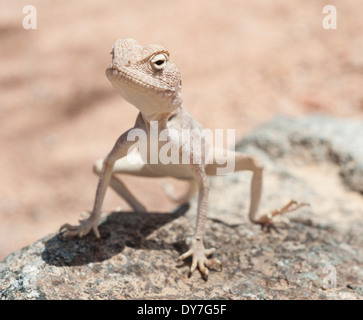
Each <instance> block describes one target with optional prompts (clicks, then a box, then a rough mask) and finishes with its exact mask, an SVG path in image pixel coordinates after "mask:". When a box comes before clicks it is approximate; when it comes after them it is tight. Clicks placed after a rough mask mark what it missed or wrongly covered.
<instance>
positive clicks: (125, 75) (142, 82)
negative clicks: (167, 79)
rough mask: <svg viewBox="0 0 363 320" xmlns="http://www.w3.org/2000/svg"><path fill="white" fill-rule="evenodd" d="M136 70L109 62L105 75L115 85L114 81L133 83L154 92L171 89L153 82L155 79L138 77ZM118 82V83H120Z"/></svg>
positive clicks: (169, 90)
mask: <svg viewBox="0 0 363 320" xmlns="http://www.w3.org/2000/svg"><path fill="white" fill-rule="evenodd" d="M136 73H137V72H135V71H134V70H132V69H130V68H128V67H124V66H119V65H117V64H115V63H110V64H109V65H108V66H107V68H106V76H107V78H108V79H109V80H110V81H111V83H112V84H113V85H115V86H116V87H117V83H116V82H121V83H125V84H128V85H133V86H135V87H138V88H140V89H141V88H144V89H145V90H153V91H155V92H164V93H166V92H169V94H170V93H171V92H172V91H173V90H171V88H170V87H168V86H167V85H162V84H161V83H158V84H154V83H153V82H155V80H154V81H153V80H152V79H151V80H150V81H147V80H148V79H147V78H146V79H145V78H144V79H140V78H138V77H137V75H136ZM121 83H120V84H121Z"/></svg>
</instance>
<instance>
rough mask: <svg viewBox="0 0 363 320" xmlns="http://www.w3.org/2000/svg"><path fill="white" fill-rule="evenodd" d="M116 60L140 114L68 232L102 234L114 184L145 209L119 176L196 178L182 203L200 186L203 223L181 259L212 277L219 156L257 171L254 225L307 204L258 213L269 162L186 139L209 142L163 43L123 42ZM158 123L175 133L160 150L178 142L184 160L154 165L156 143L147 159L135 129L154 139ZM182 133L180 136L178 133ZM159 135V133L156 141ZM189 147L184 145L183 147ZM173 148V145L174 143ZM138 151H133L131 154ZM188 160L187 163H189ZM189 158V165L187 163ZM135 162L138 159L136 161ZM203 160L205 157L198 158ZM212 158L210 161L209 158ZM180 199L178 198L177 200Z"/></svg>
mask: <svg viewBox="0 0 363 320" xmlns="http://www.w3.org/2000/svg"><path fill="white" fill-rule="evenodd" d="M111 54H112V62H111V64H110V65H109V66H108V67H107V69H106V75H107V77H108V79H109V80H110V81H111V83H112V85H113V86H114V87H115V88H116V89H117V91H118V92H119V93H120V94H121V96H122V97H123V98H124V99H125V100H127V101H128V102H130V103H131V104H133V105H134V106H135V107H136V108H137V109H138V110H139V111H140V112H139V115H138V117H137V119H136V123H135V125H134V127H133V128H131V129H130V130H128V131H126V132H125V133H124V134H122V135H121V136H120V138H119V139H118V140H117V142H116V144H115V146H114V147H113V149H112V150H111V152H110V153H109V154H108V155H107V157H106V158H105V160H99V161H96V162H95V165H94V171H95V173H97V174H98V175H99V183H98V187H97V192H96V197H95V203H94V207H93V210H92V212H91V215H90V217H89V218H88V219H85V220H80V225H78V226H71V225H69V224H64V225H63V226H62V227H61V230H64V231H65V232H64V236H77V235H78V236H80V237H82V236H84V235H86V234H87V233H88V232H89V231H90V230H93V231H94V233H95V235H96V237H97V238H99V237H100V234H99V232H98V223H99V219H100V215H101V207H102V203H103V200H104V197H105V193H106V189H107V187H108V186H109V185H110V186H111V188H113V189H114V190H115V191H116V192H117V193H118V194H119V195H120V196H121V197H122V198H124V199H125V200H126V201H127V202H128V203H129V204H130V205H131V207H132V208H133V209H134V210H135V211H145V207H144V206H143V205H142V204H141V203H140V202H139V201H138V200H137V199H136V198H135V197H134V196H133V195H132V194H131V193H130V191H129V190H128V189H127V187H126V185H125V184H124V183H123V182H122V181H121V180H120V179H119V178H118V177H116V174H131V175H136V176H147V177H166V176H169V177H174V178H177V179H182V180H187V181H189V182H190V189H189V191H188V192H187V193H186V194H185V195H184V196H182V197H181V198H180V199H176V201H178V200H179V202H186V201H188V200H189V198H190V197H192V196H193V195H194V193H195V191H197V190H198V209H197V210H198V212H197V224H196V230H195V234H194V238H193V240H192V243H191V247H190V249H189V250H188V251H187V252H186V253H184V254H182V255H181V256H180V257H179V260H184V259H185V258H187V257H189V256H192V263H191V267H190V274H191V273H192V272H193V271H194V270H195V269H196V268H197V267H198V268H199V270H200V272H201V273H202V275H203V276H204V278H205V279H207V278H208V274H209V271H208V267H210V266H212V265H217V266H219V267H221V262H220V261H219V260H218V259H216V258H213V259H208V256H210V255H211V254H212V253H213V252H214V251H215V249H214V248H212V249H205V247H204V244H203V235H204V232H205V227H206V220H207V198H208V192H209V181H208V176H213V175H216V174H217V170H218V168H221V167H223V166H224V164H222V165H221V164H219V163H220V161H218V157H219V156H223V157H224V158H225V159H226V161H228V160H230V161H233V162H234V164H235V167H234V171H240V170H249V171H252V173H253V176H252V182H251V201H250V209H249V219H250V220H251V221H252V222H253V223H257V224H261V225H271V224H272V217H273V216H275V215H277V214H281V213H285V212H289V211H293V210H296V209H297V208H299V207H301V206H302V205H305V204H298V203H296V202H295V201H290V202H289V203H288V204H287V205H286V206H284V207H283V208H282V209H280V210H275V211H273V212H272V213H268V214H264V215H261V216H258V215H257V209H258V206H259V202H260V197H261V191H262V173H263V164H262V163H261V161H260V160H258V159H257V158H256V157H254V156H250V155H246V154H241V153H237V152H234V151H231V150H226V149H218V148H214V147H213V146H212V145H207V146H206V147H205V148H204V145H203V148H200V149H198V150H195V148H193V144H191V143H189V142H188V141H185V140H183V141H184V142H182V143H179V142H180V141H182V137H181V136H182V131H183V130H184V131H185V130H188V129H189V130H193V132H194V136H193V138H194V139H196V140H198V139H199V140H200V141H202V143H207V141H205V140H204V139H203V137H202V126H201V125H200V124H199V123H198V122H197V121H196V120H194V119H193V118H192V116H191V115H190V114H189V113H188V112H187V111H186V110H185V108H184V106H183V104H182V103H183V96H182V91H181V76H180V73H179V71H178V69H177V68H176V66H175V64H174V63H173V62H172V61H171V60H170V58H169V53H168V52H167V51H166V50H165V49H164V48H163V47H162V46H160V45H155V44H153V45H147V46H142V45H140V44H139V43H138V42H137V41H136V40H133V39H123V40H118V41H117V42H116V43H115V44H114V46H113V47H112V52H111ZM155 123H156V124H157V126H158V128H157V130H158V133H161V132H162V131H163V130H164V131H165V130H166V132H172V131H174V135H172V136H171V137H170V136H169V140H167V141H158V144H157V146H158V148H157V150H156V151H157V152H160V150H161V148H162V147H163V146H165V145H166V143H169V142H170V141H172V142H173V141H174V142H175V144H174V145H171V148H172V149H173V148H174V150H172V151H176V152H177V155H178V159H179V160H180V161H179V163H173V164H162V163H160V162H158V163H151V161H150V151H152V150H151V143H152V142H153V141H150V143H147V151H148V152H147V159H145V157H142V155H141V154H140V150H139V149H138V148H137V146H136V145H135V141H134V140H132V139H130V134H132V132H133V129H140V130H143V132H145V133H146V136H147V138H150V132H151V130H152V127H151V126H152V125H153V124H155ZM175 132H177V136H175ZM154 138H155V137H153V139H154ZM181 145H182V146H183V148H181V147H180V146H181ZM169 146H170V145H169ZM131 149H134V152H133V153H131V154H129V157H128V156H127V155H128V152H129V151H130V150H131ZM183 159H184V162H183ZM185 159H189V160H190V161H187V162H189V163H185V162H186V161H185ZM131 160H133V161H131ZM197 160H199V161H197ZM206 160H209V161H206ZM174 200H175V199H174Z"/></svg>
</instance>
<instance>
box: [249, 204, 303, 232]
mask: <svg viewBox="0 0 363 320" xmlns="http://www.w3.org/2000/svg"><path fill="white" fill-rule="evenodd" d="M304 206H310V204H308V203H305V202H303V203H298V202H297V201H295V200H290V202H289V203H288V204H286V205H285V206H283V207H282V208H281V209H276V210H274V211H272V212H269V213H266V214H265V215H263V216H262V217H261V218H260V219H258V220H254V221H253V222H254V223H257V224H260V225H261V226H262V228H266V227H267V228H271V227H274V223H273V220H272V219H273V218H274V217H275V216H277V215H281V214H284V213H288V212H292V211H295V210H297V209H299V208H301V207H304Z"/></svg>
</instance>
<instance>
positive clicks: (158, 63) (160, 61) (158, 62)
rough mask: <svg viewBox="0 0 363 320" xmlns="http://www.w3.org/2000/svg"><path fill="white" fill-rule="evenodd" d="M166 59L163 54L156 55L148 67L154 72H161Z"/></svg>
mask: <svg viewBox="0 0 363 320" xmlns="http://www.w3.org/2000/svg"><path fill="white" fill-rule="evenodd" d="M167 61H168V57H167V56H166V54H164V53H158V54H156V55H154V56H153V57H152V58H151V59H150V65H151V67H152V68H153V69H154V70H162V69H164V68H165V66H166V62H167Z"/></svg>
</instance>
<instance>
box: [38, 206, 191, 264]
mask: <svg viewBox="0 0 363 320" xmlns="http://www.w3.org/2000/svg"><path fill="white" fill-rule="evenodd" d="M188 209H189V205H188V204H186V205H183V206H181V207H179V208H178V209H177V210H175V211H174V212H172V213H158V212H157V213H139V212H113V213H111V214H109V215H108V216H107V217H105V218H104V219H102V220H101V223H100V225H99V232H100V234H101V239H96V237H95V236H94V234H93V233H92V232H90V233H89V234H88V235H86V236H85V237H84V238H81V239H80V238H76V237H75V238H67V239H65V238H63V237H62V235H61V234H59V233H58V234H57V235H55V236H54V237H53V238H51V239H49V240H48V241H46V243H45V249H44V251H43V253H42V259H43V260H44V261H45V262H46V263H48V264H50V265H55V266H80V265H85V264H87V263H90V262H101V261H104V260H107V259H109V258H111V257H112V256H114V255H117V254H118V253H120V252H121V251H123V250H124V248H125V246H128V247H132V248H136V249H152V250H164V249H175V244H171V243H167V242H164V241H163V240H160V241H156V240H147V239H146V238H147V236H148V235H150V234H151V233H152V232H154V231H155V230H157V229H158V228H160V227H161V226H163V225H165V224H167V223H169V222H170V221H172V220H174V219H177V218H178V217H180V216H182V215H184V214H185V213H186V212H187V211H188Z"/></svg>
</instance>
